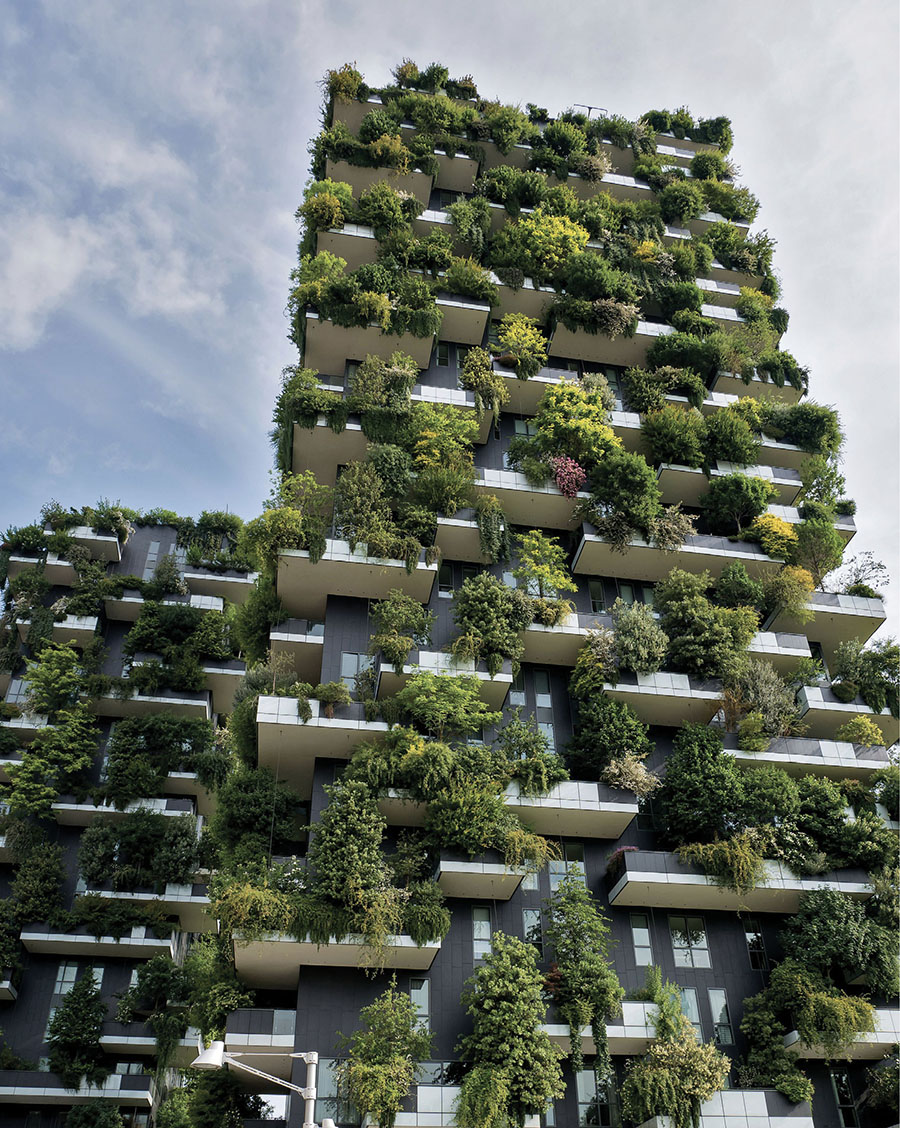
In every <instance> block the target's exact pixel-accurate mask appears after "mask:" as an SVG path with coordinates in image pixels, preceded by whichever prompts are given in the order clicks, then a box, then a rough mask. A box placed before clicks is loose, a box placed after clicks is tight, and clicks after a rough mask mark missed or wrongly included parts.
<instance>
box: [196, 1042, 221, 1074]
mask: <svg viewBox="0 0 900 1128" xmlns="http://www.w3.org/2000/svg"><path fill="white" fill-rule="evenodd" d="M224 1064H225V1043H224V1042H210V1044H209V1046H208V1047H207V1048H206V1049H205V1050H202V1051H201V1053H200V1054H199V1055H198V1056H197V1057H195V1058H194V1060H193V1061H192V1062H191V1069H221V1068H222V1066H223V1065H224Z"/></svg>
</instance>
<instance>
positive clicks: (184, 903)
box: [86, 882, 215, 932]
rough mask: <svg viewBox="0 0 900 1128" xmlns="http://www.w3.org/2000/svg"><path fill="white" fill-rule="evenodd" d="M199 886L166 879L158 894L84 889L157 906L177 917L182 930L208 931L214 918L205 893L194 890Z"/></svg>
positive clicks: (111, 898) (100, 894) (110, 896)
mask: <svg viewBox="0 0 900 1128" xmlns="http://www.w3.org/2000/svg"><path fill="white" fill-rule="evenodd" d="M199 888H201V887H200V886H196V885H176V884H174V883H172V882H170V883H169V884H168V885H166V887H165V889H164V890H163V892H162V893H155V892H149V891H148V892H136V893H132V892H126V891H123V890H116V889H88V890H86V892H88V893H95V894H96V895H97V896H98V897H103V898H105V899H106V900H110V901H124V902H126V903H127V904H130V905H135V906H143V905H158V906H160V908H161V909H162V911H163V912H164V913H166V914H169V915H171V916H177V917H178V919H179V921H180V922H181V927H182V928H183V929H184V931H185V932H211V931H213V930H214V929H215V921H214V920H213V918H212V917H211V916H210V915H209V895H208V894H207V893H206V892H205V891H204V892H202V893H200V892H197V890H198V889H199Z"/></svg>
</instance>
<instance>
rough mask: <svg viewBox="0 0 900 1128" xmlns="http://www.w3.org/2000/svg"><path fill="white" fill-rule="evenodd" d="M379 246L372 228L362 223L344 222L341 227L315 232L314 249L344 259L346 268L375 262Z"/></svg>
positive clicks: (350, 268) (352, 268)
mask: <svg viewBox="0 0 900 1128" xmlns="http://www.w3.org/2000/svg"><path fill="white" fill-rule="evenodd" d="M380 246H381V245H380V243H379V242H378V240H377V239H376V238H375V230H374V228H372V227H369V226H367V225H366V224H364V223H345V224H344V226H343V227H330V228H329V229H328V230H327V231H318V232H316V251H317V252H321V251H328V252H329V253H330V254H332V255H337V256H338V257H339V258H342V259H344V261H345V262H346V263H347V269H348V270H356V269H357V267H360V266H364V265H365V264H366V263H369V262H377V261H378V251H379V250H380Z"/></svg>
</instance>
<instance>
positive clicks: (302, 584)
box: [278, 538, 437, 619]
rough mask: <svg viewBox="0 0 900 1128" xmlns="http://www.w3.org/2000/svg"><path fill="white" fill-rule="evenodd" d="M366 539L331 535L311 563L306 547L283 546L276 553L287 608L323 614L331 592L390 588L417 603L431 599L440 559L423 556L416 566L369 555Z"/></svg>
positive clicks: (361, 594)
mask: <svg viewBox="0 0 900 1128" xmlns="http://www.w3.org/2000/svg"><path fill="white" fill-rule="evenodd" d="M366 547H367V546H366V545H365V544H362V543H360V544H358V545H357V546H356V548H354V549H351V548H350V545H349V544H348V542H347V541H345V540H337V539H333V538H329V539H328V541H327V543H326V546H325V552H324V553H323V555H322V558H321V560H319V561H318V563H316V564H313V563H312V562H311V561H310V559H309V552H307V551H306V549H285V550H284V551H282V552H280V553H279V554H278V597H279V599H280V600H281V602H282V603H283V604H284V606H285V609H286V610H287V611H288V612H289V613H290V614H291V615H293V616H296V617H298V618H303V619H324V618H325V605H326V603H327V601H328V596H329V595H349V596H356V597H357V598H360V599H385V598H386V597H387V595H388V593H389V592H390V590H391V589H392V588H399V589H400V590H401V591H402V592H403V593H404V594H405V595H409V596H412V598H413V599H416V600H418V601H419V603H427V602H428V600H429V599H430V598H431V589H432V587H433V586H434V578H435V576H436V575H437V564H426V563H425V561H424V559H420V560H419V563H418V564H416V566H415V568H414V569H413V570H412V572H407V570H406V565H405V563H404V562H403V561H402V560H392V559H388V558H386V557H380V556H368V555H367V552H366Z"/></svg>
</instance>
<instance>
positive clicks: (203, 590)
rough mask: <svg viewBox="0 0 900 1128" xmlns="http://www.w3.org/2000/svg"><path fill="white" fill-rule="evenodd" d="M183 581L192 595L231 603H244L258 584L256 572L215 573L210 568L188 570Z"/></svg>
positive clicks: (183, 575)
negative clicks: (209, 596)
mask: <svg viewBox="0 0 900 1128" xmlns="http://www.w3.org/2000/svg"><path fill="white" fill-rule="evenodd" d="M182 579H183V580H184V582H185V583H186V584H187V586H188V587H189V588H190V590H191V594H192V595H212V596H218V597H219V598H220V599H227V600H228V602H229V603H243V602H244V601H245V600H246V598H247V596H248V595H249V594H250V592H251V591H252V590H253V585H254V584H255V583H256V579H257V573H256V572H236V571H226V572H213V571H212V570H211V569H208V568H190V567H189V568H187V569H186V570H185V571H184V573H183V574H182Z"/></svg>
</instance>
